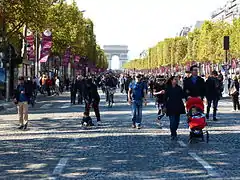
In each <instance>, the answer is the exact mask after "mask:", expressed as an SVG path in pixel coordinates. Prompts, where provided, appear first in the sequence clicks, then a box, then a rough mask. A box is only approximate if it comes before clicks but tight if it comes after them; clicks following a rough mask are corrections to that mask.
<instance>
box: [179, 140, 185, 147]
mask: <svg viewBox="0 0 240 180" xmlns="http://www.w3.org/2000/svg"><path fill="white" fill-rule="evenodd" d="M178 144H179V145H180V146H181V147H187V145H186V144H185V143H184V142H183V141H178Z"/></svg>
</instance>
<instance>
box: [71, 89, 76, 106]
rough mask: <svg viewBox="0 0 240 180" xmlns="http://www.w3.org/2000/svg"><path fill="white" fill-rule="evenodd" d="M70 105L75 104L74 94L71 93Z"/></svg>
mask: <svg viewBox="0 0 240 180" xmlns="http://www.w3.org/2000/svg"><path fill="white" fill-rule="evenodd" d="M71 103H73V104H75V103H76V92H75V91H74V92H71Z"/></svg>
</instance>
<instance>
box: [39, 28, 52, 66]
mask: <svg viewBox="0 0 240 180" xmlns="http://www.w3.org/2000/svg"><path fill="white" fill-rule="evenodd" d="M52 44H53V42H52V33H51V32H50V31H49V30H45V31H44V32H43V34H42V44H41V54H40V60H39V62H40V63H44V62H47V60H48V57H49V55H50V52H51V48H52Z"/></svg>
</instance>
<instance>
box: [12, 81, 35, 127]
mask: <svg viewBox="0 0 240 180" xmlns="http://www.w3.org/2000/svg"><path fill="white" fill-rule="evenodd" d="M28 90H29V88H28V86H27V84H26V83H25V81H24V77H19V84H18V86H17V89H16V91H15V95H14V103H15V104H16V105H17V107H18V116H19V123H20V127H19V128H18V129H24V130H25V129H27V126H28V103H29V101H30V96H31V94H30V93H29V91H28Z"/></svg>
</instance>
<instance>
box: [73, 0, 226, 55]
mask: <svg viewBox="0 0 240 180" xmlns="http://www.w3.org/2000/svg"><path fill="white" fill-rule="evenodd" d="M69 1H71V0H69ZM76 2H77V4H78V6H79V9H80V10H86V12H85V13H84V16H85V17H89V18H91V19H92V20H93V22H94V24H95V33H96V36H97V42H98V43H99V44H100V45H101V46H103V45H112V44H114V45H115V44H124V45H128V46H129V50H130V51H129V57H130V59H133V58H136V57H139V54H140V52H141V51H143V50H145V49H147V48H148V47H151V46H153V45H155V44H156V43H157V42H158V41H161V40H163V39H164V38H167V37H174V36H175V35H176V34H177V33H178V32H179V31H180V30H181V28H182V27H183V26H189V25H193V24H194V23H195V22H196V21H197V20H206V19H209V18H210V15H211V12H212V11H214V10H216V9H217V8H218V7H220V6H223V5H224V4H225V3H226V0H76Z"/></svg>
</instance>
